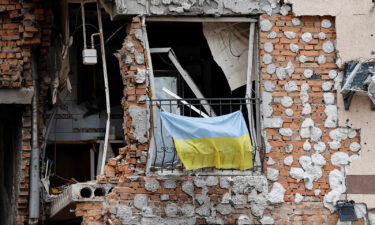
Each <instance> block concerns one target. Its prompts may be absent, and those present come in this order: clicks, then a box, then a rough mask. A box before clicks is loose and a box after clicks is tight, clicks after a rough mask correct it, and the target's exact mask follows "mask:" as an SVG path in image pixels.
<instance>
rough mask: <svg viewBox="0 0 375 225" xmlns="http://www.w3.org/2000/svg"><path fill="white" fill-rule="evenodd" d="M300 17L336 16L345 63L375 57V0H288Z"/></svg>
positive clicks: (338, 37) (338, 47) (342, 58)
mask: <svg viewBox="0 0 375 225" xmlns="http://www.w3.org/2000/svg"><path fill="white" fill-rule="evenodd" d="M288 1H289V2H290V3H291V4H292V9H293V14H294V15H296V16H334V17H335V24H336V34H337V50H338V56H339V58H340V59H341V62H342V63H344V62H348V61H351V60H357V59H359V58H365V59H369V58H373V57H374V55H372V52H373V51H375V47H374V42H375V23H373V21H374V20H375V4H374V3H373V2H372V0H315V1H309V0H288Z"/></svg>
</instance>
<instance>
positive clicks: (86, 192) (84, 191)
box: [79, 187, 92, 198]
mask: <svg viewBox="0 0 375 225" xmlns="http://www.w3.org/2000/svg"><path fill="white" fill-rule="evenodd" d="M79 193H80V194H81V197H82V198H90V197H91V195H92V191H91V188H88V187H85V188H82V189H81V191H80V192H79Z"/></svg>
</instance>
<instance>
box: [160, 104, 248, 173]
mask: <svg viewBox="0 0 375 225" xmlns="http://www.w3.org/2000/svg"><path fill="white" fill-rule="evenodd" d="M160 116H161V119H162V122H163V126H164V127H165V128H166V129H167V130H168V132H169V133H170V134H171V135H172V137H173V140H174V144H175V146H176V150H177V153H178V156H179V157H180V159H181V161H182V163H183V164H184V166H185V167H186V169H188V170H193V169H199V168H204V167H216V168H219V169H240V170H246V169H250V168H252V167H253V159H252V147H251V141H250V136H249V132H248V130H247V127H246V123H245V120H244V118H243V116H242V113H241V111H237V112H234V113H231V114H228V115H224V116H218V117H210V118H199V117H186V116H179V115H175V114H171V113H166V112H162V113H161V114H160Z"/></svg>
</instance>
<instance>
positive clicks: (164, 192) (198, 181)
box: [76, 15, 363, 224]
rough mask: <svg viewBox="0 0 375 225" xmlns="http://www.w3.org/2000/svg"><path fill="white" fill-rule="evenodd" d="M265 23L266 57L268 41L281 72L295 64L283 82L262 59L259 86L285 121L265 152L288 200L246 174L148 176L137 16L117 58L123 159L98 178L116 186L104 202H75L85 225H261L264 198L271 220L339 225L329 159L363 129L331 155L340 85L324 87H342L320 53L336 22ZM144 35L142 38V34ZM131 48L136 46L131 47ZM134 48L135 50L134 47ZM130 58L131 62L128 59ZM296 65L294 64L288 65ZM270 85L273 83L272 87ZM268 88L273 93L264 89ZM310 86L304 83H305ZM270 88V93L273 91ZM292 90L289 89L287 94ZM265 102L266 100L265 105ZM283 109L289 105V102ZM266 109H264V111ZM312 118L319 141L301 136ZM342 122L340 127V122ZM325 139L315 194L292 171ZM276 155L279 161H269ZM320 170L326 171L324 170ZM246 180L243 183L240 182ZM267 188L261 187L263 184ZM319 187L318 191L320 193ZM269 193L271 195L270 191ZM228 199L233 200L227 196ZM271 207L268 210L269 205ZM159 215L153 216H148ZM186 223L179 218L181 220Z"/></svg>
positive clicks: (278, 19)
mask: <svg viewBox="0 0 375 225" xmlns="http://www.w3.org/2000/svg"><path fill="white" fill-rule="evenodd" d="M262 19H268V20H269V21H270V22H271V23H272V26H273V27H272V29H271V30H270V31H260V43H259V44H260V48H261V52H260V58H261V59H262V60H263V57H264V55H265V54H267V52H266V51H265V49H264V44H265V43H266V42H267V43H272V44H273V51H271V52H268V54H270V56H271V57H272V63H273V64H275V66H276V68H279V67H284V68H287V64H288V63H289V62H290V63H292V64H293V67H294V71H291V74H290V75H285V78H282V79H280V77H278V76H277V75H276V72H275V71H273V72H272V71H271V72H267V65H268V64H265V63H264V62H261V63H260V64H261V71H260V72H261V82H262V88H263V94H265V93H268V94H270V96H271V101H270V103H269V105H268V107H269V108H272V113H271V114H269V115H266V113H265V111H264V110H263V116H264V119H266V118H268V119H275V118H278V119H282V122H283V123H282V125H280V126H279V125H277V123H276V125H275V124H272V125H267V127H266V128H265V139H266V142H267V143H268V144H269V146H270V147H271V148H269V147H268V148H267V152H266V154H265V156H266V158H265V162H264V169H265V171H266V175H269V174H267V171H268V169H269V168H273V169H277V170H278V172H279V176H278V177H277V179H276V180H274V181H276V182H278V183H280V184H281V185H282V186H283V187H284V188H285V189H286V192H285V196H284V198H283V200H284V201H285V203H279V204H273V205H270V204H269V202H267V201H266V200H268V197H267V193H263V192H262V190H260V189H261V188H260V187H258V188H260V189H259V190H258V189H256V188H257V187H256V184H262V179H260V180H255V181H254V180H251V179H253V178H249V177H246V176H187V175H177V176H150V175H149V174H146V173H145V172H146V163H147V156H148V144H147V143H148V142H146V143H145V144H140V139H139V136H138V137H136V135H135V130H134V129H135V127H134V126H133V123H132V120H133V119H134V118H132V116H131V113H130V107H131V106H137V107H139V108H140V109H146V108H145V107H146V105H145V104H143V103H141V102H138V100H139V98H141V97H142V96H144V95H146V96H150V90H149V89H148V81H147V79H146V81H145V82H144V83H137V82H136V81H135V79H134V78H135V76H138V72H137V69H145V68H147V59H146V58H147V57H146V54H145V51H144V49H143V47H142V46H143V45H142V42H141V41H140V40H139V39H137V38H136V37H135V33H136V32H137V31H138V32H139V29H140V28H141V23H140V19H139V18H137V17H136V18H134V19H133V22H132V24H131V26H130V27H129V29H128V34H129V35H128V36H127V37H126V39H125V41H124V44H123V48H122V49H121V50H119V54H118V56H117V57H118V59H119V62H120V68H121V75H122V78H123V81H124V86H125V89H124V98H123V102H122V103H123V106H124V114H125V116H124V121H125V123H124V133H125V140H126V143H127V146H126V147H124V148H122V149H121V150H120V155H119V156H118V157H116V159H112V160H110V161H109V162H108V163H107V165H106V167H105V174H104V176H100V177H99V180H98V181H99V182H102V183H113V184H115V185H116V187H115V188H114V189H113V191H112V192H111V193H110V194H109V195H108V196H107V200H106V201H105V202H104V203H90V202H88V203H80V204H78V205H77V209H76V215H77V216H82V217H83V224H95V223H105V222H107V221H111V222H112V223H113V224H132V223H137V222H138V223H139V222H141V224H161V223H164V222H167V224H181V223H182V221H183V222H185V223H186V224H237V223H238V219H239V218H240V217H241V216H242V217H243V216H247V217H249V218H250V219H251V221H252V224H260V219H261V218H262V216H259V215H258V216H254V214H257V212H254V211H255V210H254V209H259V207H260V204H261V202H262V201H264V204H265V205H266V206H265V208H264V214H263V213H262V215H267V216H272V217H273V219H274V220H275V224H336V223H337V220H338V218H337V215H336V214H332V213H331V212H330V211H329V210H328V209H326V208H325V207H324V206H323V199H324V196H325V195H326V194H327V193H328V192H329V191H331V189H330V185H329V179H328V176H329V173H330V172H331V171H333V170H335V169H340V168H339V167H336V166H334V165H332V163H331V156H332V155H333V154H334V153H337V152H345V153H347V154H348V155H353V154H354V153H353V152H351V151H349V150H348V146H349V144H350V143H351V142H354V141H356V142H359V132H358V131H356V133H355V135H354V136H353V135H351V136H353V137H351V138H346V139H344V140H342V141H341V143H340V144H341V146H340V148H339V149H338V150H333V149H331V148H330V147H329V146H330V145H329V143H330V142H331V141H332V138H331V137H330V136H329V132H330V131H332V130H334V129H336V126H337V121H333V125H327V124H326V120H327V115H326V112H325V110H326V108H327V106H328V105H333V106H335V105H336V104H335V102H336V91H335V89H334V87H331V88H329V89H328V88H325V90H323V88H322V85H323V83H324V82H331V83H332V86H333V84H334V83H336V84H337V82H338V81H337V80H334V79H333V78H332V76H331V77H330V76H329V72H330V70H337V69H338V68H337V66H336V64H335V54H336V53H335V51H332V52H330V53H326V51H323V50H322V46H323V43H325V42H326V41H331V42H332V43H334V42H335V39H336V34H335V28H334V20H333V18H323V17H301V18H299V19H300V20H301V23H300V24H299V25H293V24H292V19H293V17H292V16H277V15H275V16H262ZM323 19H329V20H330V21H331V23H332V24H333V25H332V27H331V28H322V27H321V21H322V20H323ZM271 31H275V32H276V37H274V38H268V35H269V34H270V32H271ZM284 31H293V32H295V37H291V38H287V37H286V35H285V34H284ZM305 32H310V33H311V34H312V37H313V38H312V40H311V41H309V42H304V41H302V40H301V37H302V35H303V34H304V33H305ZM320 32H324V34H325V39H321V40H320V39H319V38H318V35H319V33H320ZM138 34H139V33H138ZM129 43H132V44H129ZM290 44H297V45H298V47H299V51H298V52H296V53H295V52H292V51H291V46H290ZM131 46H134V49H132V47H131ZM133 50H134V51H137V52H139V53H141V54H143V57H144V59H145V60H144V62H142V63H139V62H136V60H135V59H136V55H135V54H134V51H133ZM300 55H305V56H306V57H307V59H306V62H304V63H302V62H300V61H299V56H300ZM320 55H324V56H325V62H320V63H317V60H318V57H319V56H320ZM130 59H131V60H130ZM289 68H290V67H289ZM305 69H312V70H313V72H314V75H313V76H312V77H309V78H306V77H305V76H304V75H303V73H304V72H305ZM289 81H293V82H294V83H295V84H296V88H297V89H295V88H291V89H289V88H288V87H287V88H285V84H287V83H288V82H289ZM266 83H267V84H266ZM269 84H272V85H271V86H274V87H272V88H269V87H267V88H266V87H265V86H267V85H269ZM303 84H308V85H309V87H308V89H306V92H307V93H306V94H307V95H308V98H307V99H306V98H305V99H304V100H303V95H301V93H300V92H301V89H302V86H303ZM305 87H306V85H305ZM271 89H272V90H271ZM286 89H288V91H287V90H286ZM324 93H330V95H331V96H333V101H332V102H328V101H329V99H325V100H324ZM284 96H289V97H291V99H292V101H293V103H292V104H291V105H290V106H283V105H282V104H281V102H282V101H281V99H282V97H284ZM263 102H264V101H263ZM306 103H309V104H310V106H311V112H308V113H305V114H303V113H302V109H303V104H306ZM284 105H285V104H284ZM287 108H290V109H292V110H293V112H292V113H291V114H289V115H286V112H285V110H286V109H287ZM263 109H265V108H264V107H263ZM307 118H311V119H312V121H313V122H314V125H313V126H314V127H316V128H319V129H320V131H321V132H322V133H321V137H319V138H318V139H319V140H312V138H311V137H310V138H302V137H301V135H300V131H301V126H302V123H303V122H304V121H305V120H306V119H307ZM335 124H336V125H335ZM281 128H290V131H291V132H292V134H291V135H290V136H288V135H287V134H284V135H282V134H281V133H283V132H281V130H280V129H281ZM306 140H308V142H309V143H310V145H311V149H310V150H308V148H307V147H305V149H304V147H303V145H304V143H305V141H306ZM318 141H320V142H324V143H325V145H326V148H325V150H322V151H321V152H320V154H321V156H322V157H323V158H324V159H325V161H326V164H325V165H324V166H323V165H322V166H321V171H322V174H321V175H322V176H321V177H320V178H319V179H316V180H314V181H313V183H312V189H311V190H308V189H306V186H305V183H304V181H303V180H301V181H299V182H297V180H296V179H294V178H292V177H291V176H290V175H289V172H290V169H291V168H292V167H294V168H301V167H302V166H301V164H300V163H299V159H300V158H301V157H302V156H311V155H313V154H315V153H316V152H315V150H314V145H315V144H316V143H317V142H318ZM286 144H292V145H293V150H292V151H291V152H287V150H286V148H285V145H286ZM287 156H293V162H292V164H291V165H290V166H289V165H285V164H284V159H285V158H286V157H287ZM270 158H272V160H273V161H274V163H273V164H272V163H269V164H267V163H266V162H267V161H268V160H269V159H270ZM319 169H320V168H319ZM242 178H243V179H244V180H241V181H240V182H238V181H239V180H240V179H242ZM251 181H252V182H254V183H256V184H255V185H254V184H251V185H248V186H247V187H249V188H250V189H245V188H244V189H241V190H238V189H237V188H238V187H239V186H238V185H239V184H241V182H242V183H246V182H250V183H251ZM276 182H271V181H270V180H269V181H268V183H267V182H265V183H264V184H265V187H266V188H267V185H269V189H271V188H272V187H273V186H274V185H275V183H276ZM260 186H261V185H260ZM254 188H255V189H256V190H257V192H255V196H256V197H257V200H255V201H254V200H251V198H253V197H254V195H251V194H250V193H251V192H252V190H253V189H254ZM315 190H320V193H315V192H314V191H315ZM266 191H267V190H266ZM297 193H298V194H301V195H302V196H303V200H302V202H301V203H295V202H294V201H295V196H296V194H297ZM228 197H229V199H228ZM267 206H268V208H266V207H267ZM184 207H188V208H189V207H190V211H189V210H188V211H189V212H192V214H189V213H187V212H186V211H184ZM150 215H153V217H150ZM177 218H178V219H182V220H181V221H178V219H177ZM362 223H363V220H359V221H357V222H356V224H362Z"/></svg>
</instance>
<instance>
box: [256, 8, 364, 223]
mask: <svg viewBox="0 0 375 225" xmlns="http://www.w3.org/2000/svg"><path fill="white" fill-rule="evenodd" d="M262 18H264V19H268V20H269V21H271V23H272V25H273V27H272V30H271V31H275V32H276V33H277V36H276V38H269V37H267V36H268V35H269V33H270V32H271V31H268V32H262V31H261V32H260V42H261V43H260V47H261V49H262V50H261V55H260V56H261V58H262V57H263V56H264V55H265V54H270V55H271V56H272V58H273V60H272V63H273V64H275V65H276V68H279V67H287V64H288V62H292V63H293V66H294V68H295V70H294V72H293V73H292V74H291V75H290V76H288V75H286V76H285V79H284V80H281V79H280V78H279V77H278V76H277V75H276V72H274V73H272V74H270V73H268V72H267V65H266V64H265V63H264V62H262V63H261V79H262V83H263V85H264V86H265V83H266V82H271V83H272V84H274V85H275V86H274V88H272V91H270V90H266V88H265V87H263V91H264V92H270V93H271V94H272V101H271V103H270V106H271V107H272V109H273V112H272V115H271V116H270V118H281V119H282V120H283V125H282V128H290V129H291V130H292V132H293V134H292V136H283V135H282V134H280V128H279V127H277V128H266V130H265V131H266V139H267V140H268V142H269V144H270V146H271V147H272V148H271V149H270V152H269V153H267V154H266V157H267V159H268V158H269V157H271V158H272V160H273V161H274V162H275V164H274V165H267V164H264V165H265V171H267V168H275V169H277V170H279V177H278V180H277V181H278V182H279V183H281V184H282V185H283V186H284V188H285V189H286V193H285V201H286V202H287V203H286V204H285V206H284V207H285V211H284V207H283V209H281V211H280V210H277V211H272V215H273V216H274V218H275V221H278V222H277V224H284V223H285V222H286V221H288V224H289V223H291V224H302V223H303V224H336V223H337V216H336V215H335V214H333V215H331V213H330V212H329V210H327V209H326V208H324V207H323V204H322V202H323V197H324V195H325V194H327V193H328V192H329V191H331V189H330V186H329V178H328V175H329V172H330V171H332V170H334V169H340V168H339V167H335V166H333V165H332V163H331V155H332V154H334V153H336V152H338V151H339V152H346V153H348V154H349V155H352V154H353V152H351V151H349V149H348V147H349V144H350V143H351V142H354V141H355V142H358V143H359V134H357V136H356V137H354V138H348V139H346V140H344V141H342V142H341V147H340V149H339V150H333V149H331V148H330V147H329V142H331V141H332V140H331V138H330V136H329V132H330V131H331V130H333V129H335V128H328V127H325V120H326V119H327V115H326V113H325V109H326V106H327V104H326V103H325V101H324V97H323V96H324V93H328V92H330V93H333V94H334V101H335V102H334V103H333V104H336V94H337V93H336V91H335V90H334V89H333V87H332V88H331V89H330V90H323V89H322V85H323V83H324V82H331V83H332V84H334V83H335V81H334V79H332V78H330V77H329V72H330V70H337V69H338V68H337V66H336V64H335V56H336V52H335V51H333V52H332V53H326V52H324V51H323V50H322V45H323V43H325V42H326V41H331V42H332V43H334V42H335V39H336V33H335V27H334V18H331V17H327V18H325V17H299V19H300V21H301V23H300V25H293V24H292V19H293V18H294V17H293V16H277V15H275V16H262ZM323 19H328V20H330V21H331V23H332V27H331V28H323V27H322V26H321V21H322V20H323ZM285 31H292V32H295V34H296V36H295V38H291V39H289V38H287V37H286V35H285V34H284V32H285ZM305 32H310V33H311V34H312V35H313V39H312V40H311V41H310V42H304V41H303V40H302V38H301V36H302V35H303V34H304V33H305ZM320 32H323V33H325V36H326V39H324V40H320V39H319V37H318V36H319V33H320ZM265 43H273V46H274V50H273V51H272V52H271V53H267V52H266V51H265V49H264V44H265ZM292 43H293V44H297V45H298V47H299V52H297V53H295V52H292V51H291V49H290V44H292ZM301 55H305V56H307V61H306V62H305V63H302V62H300V61H299V57H300V56H301ZM319 55H324V56H325V58H326V62H325V63H321V64H319V63H317V61H318V57H319ZM305 69H311V70H313V72H314V75H313V77H310V78H306V77H305V76H304V75H303V73H304V71H305ZM289 81H293V82H295V84H296V85H297V89H296V90H293V91H290V92H287V91H286V89H285V86H284V85H286V84H287V83H288V82H289ZM305 83H307V84H308V85H309V89H308V90H307V94H308V101H307V103H309V104H310V105H311V113H308V114H305V115H304V114H303V113H302V109H303V102H302V99H301V96H300V91H301V86H302V85H303V84H305ZM268 84H269V83H268ZM283 96H289V97H291V99H292V100H293V104H292V105H291V106H290V107H285V106H283V105H282V103H281V99H282V97H283ZM287 108H289V109H292V110H293V114H292V115H291V116H288V115H287V114H286V112H285V110H286V109H287ZM336 114H337V113H336ZM306 118H311V119H312V120H313V122H314V123H315V126H316V127H319V128H320V130H321V131H322V136H321V138H320V141H322V142H324V143H325V145H326V146H327V147H326V150H325V151H323V152H322V153H321V155H322V156H324V158H325V160H326V165H325V166H323V167H322V177H321V178H319V179H317V180H316V181H314V182H313V189H312V190H307V189H306V187H305V184H304V182H303V180H301V181H299V182H298V181H297V180H296V179H294V178H292V177H291V176H290V175H289V172H290V169H291V168H292V167H296V168H301V167H302V166H301V164H300V163H299V161H298V160H299V159H300V157H301V156H305V155H307V156H311V155H313V154H314V153H315V150H314V147H313V146H314V144H316V142H313V141H311V140H310V139H309V138H302V137H301V136H300V131H301V125H302V123H303V121H304V120H305V119H306ZM357 133H358V132H357ZM306 140H308V141H309V143H310V144H311V150H310V151H306V150H304V148H303V145H304V143H305V141H306ZM286 144H291V145H293V151H292V152H287V150H286ZM287 156H293V163H292V165H291V166H288V165H285V164H284V159H285V158H286V157H287ZM267 159H266V160H267ZM317 189H319V190H320V193H319V194H318V195H315V194H314V190H317ZM297 193H299V194H301V195H302V196H304V199H303V202H302V203H300V204H295V203H293V201H294V200H295V194H297ZM283 211H284V212H283ZM288 211H289V212H288ZM285 213H286V214H287V215H293V216H290V217H289V216H288V217H285V216H284V217H283V216H280V215H282V214H284V215H285Z"/></svg>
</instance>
